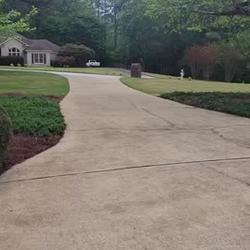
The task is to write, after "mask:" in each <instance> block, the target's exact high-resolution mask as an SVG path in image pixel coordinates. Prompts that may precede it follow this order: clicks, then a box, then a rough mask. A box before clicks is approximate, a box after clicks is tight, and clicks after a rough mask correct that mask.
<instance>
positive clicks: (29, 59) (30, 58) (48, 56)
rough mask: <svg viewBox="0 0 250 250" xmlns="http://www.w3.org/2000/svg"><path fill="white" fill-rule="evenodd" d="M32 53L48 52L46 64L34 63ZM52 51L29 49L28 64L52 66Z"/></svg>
mask: <svg viewBox="0 0 250 250" xmlns="http://www.w3.org/2000/svg"><path fill="white" fill-rule="evenodd" d="M32 53H44V54H46V64H32ZM50 55H51V53H50V52H43V51H27V65H28V66H37V67H39V66H50V65H51V56H50Z"/></svg>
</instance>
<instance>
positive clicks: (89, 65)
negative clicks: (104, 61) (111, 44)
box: [86, 60, 101, 67]
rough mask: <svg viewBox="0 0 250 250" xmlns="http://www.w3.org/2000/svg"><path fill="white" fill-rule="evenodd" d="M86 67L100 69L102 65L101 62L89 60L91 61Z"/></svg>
mask: <svg viewBox="0 0 250 250" xmlns="http://www.w3.org/2000/svg"><path fill="white" fill-rule="evenodd" d="M86 66H87V67H100V66H101V63H100V62H97V61H96V60H89V61H88V62H87V63H86Z"/></svg>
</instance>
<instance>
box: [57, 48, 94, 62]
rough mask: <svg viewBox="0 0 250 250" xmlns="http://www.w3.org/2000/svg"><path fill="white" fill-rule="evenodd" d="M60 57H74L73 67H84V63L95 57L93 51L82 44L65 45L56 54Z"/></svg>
mask: <svg viewBox="0 0 250 250" xmlns="http://www.w3.org/2000/svg"><path fill="white" fill-rule="evenodd" d="M58 56H60V57H74V58H75V66H85V63H86V62H87V61H88V60H90V59H92V58H94V57H95V51H94V50H93V49H91V48H89V47H87V46H85V45H83V44H81V45H77V44H66V45H64V46H63V47H61V49H60V50H59V52H58Z"/></svg>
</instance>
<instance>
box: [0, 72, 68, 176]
mask: <svg viewBox="0 0 250 250" xmlns="http://www.w3.org/2000/svg"><path fill="white" fill-rule="evenodd" d="M68 91H69V84H68V81H67V79H66V78H63V77H61V76H58V75H53V74H49V73H37V72H18V71H0V107H3V108H4V110H6V112H7V113H8V115H9V117H10V119H11V123H12V131H13V136H12V138H11V140H10V142H9V146H8V148H7V158H6V161H5V167H4V168H2V169H1V170H0V173H1V172H3V171H4V170H6V169H8V168H9V167H11V166H13V165H15V164H17V163H20V162H22V161H24V160H26V159H28V158H30V157H32V156H34V155H36V154H38V153H40V152H42V151H44V150H46V149H48V148H49V147H51V146H53V145H55V144H56V143H57V142H58V141H59V140H60V138H61V137H62V135H63V133H64V130H65V123H64V117H63V115H62V113H61V111H60V106H59V102H60V100H61V99H62V98H63V97H64V96H65V95H66V94H67V93H68Z"/></svg>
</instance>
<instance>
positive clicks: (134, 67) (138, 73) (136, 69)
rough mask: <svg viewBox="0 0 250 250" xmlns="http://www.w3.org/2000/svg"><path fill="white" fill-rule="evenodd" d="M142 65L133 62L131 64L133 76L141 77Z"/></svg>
mask: <svg viewBox="0 0 250 250" xmlns="http://www.w3.org/2000/svg"><path fill="white" fill-rule="evenodd" d="M141 74H142V67H141V64H140V63H133V64H132V65H131V77H137V78H141Z"/></svg>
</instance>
